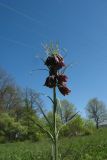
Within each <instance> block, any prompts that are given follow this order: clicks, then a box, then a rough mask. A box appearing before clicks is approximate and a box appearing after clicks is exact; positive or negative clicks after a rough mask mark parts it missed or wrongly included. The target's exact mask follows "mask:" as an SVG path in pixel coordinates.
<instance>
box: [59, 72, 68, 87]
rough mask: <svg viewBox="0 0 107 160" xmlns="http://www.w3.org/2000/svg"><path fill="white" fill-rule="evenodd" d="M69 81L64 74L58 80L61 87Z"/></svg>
mask: <svg viewBox="0 0 107 160" xmlns="http://www.w3.org/2000/svg"><path fill="white" fill-rule="evenodd" d="M67 79H68V77H67V76H66V75H64V74H58V75H57V80H58V84H59V85H61V84H63V82H67Z"/></svg>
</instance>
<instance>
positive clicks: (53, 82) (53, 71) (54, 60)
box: [44, 54, 71, 96]
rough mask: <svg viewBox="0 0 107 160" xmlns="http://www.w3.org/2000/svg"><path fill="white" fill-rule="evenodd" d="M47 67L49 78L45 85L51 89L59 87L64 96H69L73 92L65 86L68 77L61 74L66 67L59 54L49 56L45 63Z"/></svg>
mask: <svg viewBox="0 0 107 160" xmlns="http://www.w3.org/2000/svg"><path fill="white" fill-rule="evenodd" d="M45 65H46V66H47V67H48V69H49V76H48V77H47V78H46V81H45V84H44V85H45V86H47V87H49V88H54V87H58V89H59V91H60V92H61V94H62V95H64V96H65V95H68V94H69V93H70V92H71V90H69V89H68V88H67V87H66V84H65V82H67V80H68V77H67V76H66V75H64V74H62V73H60V72H59V70H60V69H61V68H62V67H64V66H65V64H64V59H63V57H62V56H61V55H59V54H52V55H51V56H50V55H49V56H48V57H47V59H46V61H45Z"/></svg>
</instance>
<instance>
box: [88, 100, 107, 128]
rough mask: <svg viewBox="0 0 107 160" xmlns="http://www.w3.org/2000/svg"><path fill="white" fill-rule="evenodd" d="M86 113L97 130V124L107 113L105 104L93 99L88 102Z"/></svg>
mask: <svg viewBox="0 0 107 160" xmlns="http://www.w3.org/2000/svg"><path fill="white" fill-rule="evenodd" d="M86 111H87V113H88V117H89V118H90V119H93V120H94V121H95V124H96V128H97V129H98V128H99V124H100V123H101V122H103V121H104V120H105V118H106V113H107V112H106V106H105V104H104V103H103V102H102V101H99V100H98V99H97V98H93V99H91V100H90V101H89V102H88V104H87V106H86Z"/></svg>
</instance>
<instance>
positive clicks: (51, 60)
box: [45, 55, 65, 70]
mask: <svg viewBox="0 0 107 160" xmlns="http://www.w3.org/2000/svg"><path fill="white" fill-rule="evenodd" d="M45 65H46V66H47V67H49V68H50V67H51V68H52V67H54V68H56V69H57V70H59V69H61V68H62V67H64V66H65V64H64V60H63V57H62V56H61V55H52V56H48V58H47V59H46V61H45Z"/></svg>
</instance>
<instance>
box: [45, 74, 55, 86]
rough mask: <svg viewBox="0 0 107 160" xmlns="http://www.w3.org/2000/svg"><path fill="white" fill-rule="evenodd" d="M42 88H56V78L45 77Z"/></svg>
mask: <svg viewBox="0 0 107 160" xmlns="http://www.w3.org/2000/svg"><path fill="white" fill-rule="evenodd" d="M44 86H47V87H49V88H53V87H56V77H55V76H54V75H52V76H49V77H47V78H46V81H45V84H44Z"/></svg>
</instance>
